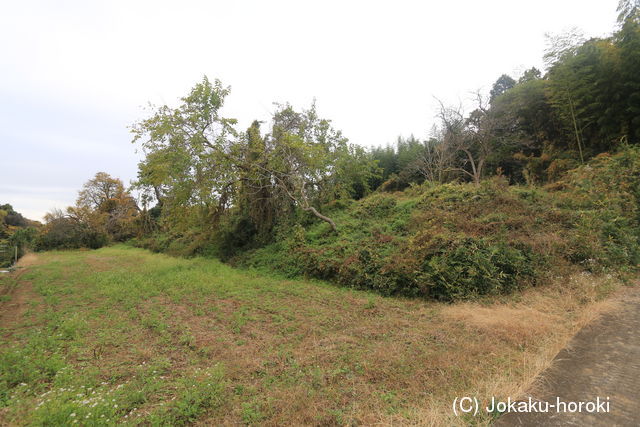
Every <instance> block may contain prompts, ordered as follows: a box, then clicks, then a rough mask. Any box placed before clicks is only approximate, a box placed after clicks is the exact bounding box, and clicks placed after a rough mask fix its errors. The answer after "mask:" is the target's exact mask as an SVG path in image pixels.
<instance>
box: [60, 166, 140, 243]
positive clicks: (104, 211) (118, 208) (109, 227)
mask: <svg viewBox="0 0 640 427" xmlns="http://www.w3.org/2000/svg"><path fill="white" fill-rule="evenodd" d="M138 212H139V208H138V205H137V203H136V201H135V200H134V198H133V197H132V196H131V194H130V193H129V192H128V191H127V190H126V189H125V188H124V184H123V183H122V181H121V180H120V179H118V178H113V177H111V176H110V175H109V174H108V173H105V172H98V173H96V175H95V176H94V177H93V178H92V179H90V180H89V181H87V182H86V183H85V184H84V185H83V186H82V189H81V190H80V192H79V194H78V199H77V201H76V205H75V206H73V207H69V208H68V209H67V215H68V216H69V217H71V218H73V219H75V220H76V221H78V222H79V223H83V224H85V225H87V226H89V227H90V228H92V229H93V230H95V231H97V232H101V233H106V234H108V235H109V236H110V237H111V238H112V239H114V240H125V239H127V238H130V237H132V236H133V235H134V234H135V231H134V222H135V220H136V216H137V215H138Z"/></svg>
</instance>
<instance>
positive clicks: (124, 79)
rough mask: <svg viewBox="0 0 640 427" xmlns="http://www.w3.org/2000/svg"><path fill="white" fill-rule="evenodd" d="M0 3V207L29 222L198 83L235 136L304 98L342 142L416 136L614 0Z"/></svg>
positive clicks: (121, 164) (597, 25)
mask: <svg viewBox="0 0 640 427" xmlns="http://www.w3.org/2000/svg"><path fill="white" fill-rule="evenodd" d="M0 4H1V9H0V148H1V150H0V203H7V202H8V203H11V204H12V205H13V206H14V208H15V209H16V210H17V211H19V212H22V213H23V214H25V215H27V216H28V217H30V218H32V219H38V220H39V219H41V217H42V215H43V214H44V213H45V212H46V211H48V210H50V209H51V208H54V207H58V208H64V207H65V206H67V205H70V204H73V203H74V201H75V197H76V193H77V191H78V189H79V188H80V186H81V185H82V184H83V183H84V182H85V181H87V180H88V179H89V178H91V177H92V176H93V175H94V174H95V173H96V172H98V171H105V172H108V173H110V174H111V175H114V176H117V177H119V178H121V179H122V180H123V181H124V182H125V183H128V182H129V181H131V180H132V179H134V178H135V176H136V167H137V162H138V159H139V157H138V155H137V154H136V153H135V146H134V145H133V144H131V135H130V133H129V131H128V129H127V127H128V126H129V125H131V124H132V123H133V122H134V121H136V120H138V119H141V118H143V117H145V114H146V113H145V111H144V110H143V107H144V106H145V105H147V103H149V102H151V103H153V104H157V105H160V104H169V105H176V101H177V99H178V98H179V97H180V96H183V95H185V94H186V93H187V92H188V90H189V88H190V87H192V86H193V85H194V84H195V83H196V82H197V81H198V80H200V79H201V78H202V76H203V75H205V74H206V75H207V76H209V78H210V79H214V78H219V79H220V80H222V82H223V83H224V84H226V85H230V86H231V88H232V89H231V95H230V96H229V97H228V99H227V103H226V106H225V115H226V116H227V117H235V118H237V119H239V121H240V127H241V128H245V127H246V126H247V125H248V124H249V123H250V122H251V121H252V120H253V119H256V118H257V119H261V120H266V119H268V117H269V114H270V112H271V111H272V110H273V105H272V104H273V102H286V101H288V102H291V103H292V104H293V105H294V106H296V107H304V106H308V105H309V104H310V103H311V101H312V100H313V98H314V97H315V98H316V99H317V103H318V110H319V112H320V114H321V115H322V116H324V117H326V118H330V119H332V120H333V122H334V125H335V126H336V127H337V128H339V129H342V130H343V132H344V134H345V136H347V137H348V138H349V139H350V140H351V141H352V142H355V143H358V144H361V145H364V146H373V145H384V144H386V143H388V142H392V141H394V140H395V139H396V138H397V136H398V135H404V136H408V135H410V134H414V135H415V136H417V137H421V138H423V137H425V136H427V135H428V133H429V129H430V128H431V126H432V124H433V123H434V117H433V116H434V107H435V105H434V104H435V101H434V98H433V97H434V96H437V97H438V98H441V99H443V100H445V101H446V102H458V101H459V100H464V99H466V98H468V97H469V94H470V92H472V91H474V90H477V89H482V90H485V91H488V90H489V89H490V87H491V85H492V83H493V82H494V81H495V80H496V79H497V78H498V77H499V76H500V75H501V74H502V73H507V74H510V75H512V76H514V77H517V75H518V74H519V73H520V72H521V71H523V70H524V69H526V68H529V67H531V66H536V67H538V68H541V69H542V66H543V64H542V60H541V58H542V55H543V51H544V48H545V36H544V35H545V33H549V32H550V33H558V32H561V31H563V30H564V29H567V28H570V27H578V28H580V29H582V30H583V32H584V33H585V34H586V35H587V36H606V35H608V34H610V33H611V31H612V30H613V28H614V25H615V17H616V13H615V9H616V6H617V0H538V1H519V0H505V1H491V0H485V1H478V0H473V1H467V0H458V1H443V0H442V1H426V0H423V1H401V0H395V1H380V2H376V1H371V0H369V1H348V0H342V1H327V0H324V1H316V2H311V1H301V0H298V1H266V0H263V1H241V0H236V1H186V0H181V1H171V2H164V1H158V0H154V1H137V0H127V1H90V0H80V1H55V0H44V1H30V0H20V1H8V0H2V2H1V3H0Z"/></svg>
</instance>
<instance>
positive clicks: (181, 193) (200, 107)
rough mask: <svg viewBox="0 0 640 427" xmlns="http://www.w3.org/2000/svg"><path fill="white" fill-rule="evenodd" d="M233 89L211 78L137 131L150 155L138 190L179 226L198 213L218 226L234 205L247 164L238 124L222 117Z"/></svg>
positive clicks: (136, 139)
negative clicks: (240, 172) (238, 138)
mask: <svg viewBox="0 0 640 427" xmlns="http://www.w3.org/2000/svg"><path fill="white" fill-rule="evenodd" d="M229 90H230V89H229V88H228V87H223V86H222V83H221V82H220V81H218V80H216V81H215V82H214V83H213V84H212V83H211V82H210V81H209V80H208V78H207V77H206V76H205V77H204V78H203V79H202V81H201V82H200V83H198V84H197V85H196V86H195V87H194V88H193V89H192V90H191V92H190V93H189V95H188V96H186V97H184V98H182V99H181V101H182V103H181V104H180V106H179V107H178V108H175V109H171V108H169V107H168V106H166V105H165V106H162V107H159V108H156V109H155V112H154V113H153V115H152V116H151V117H150V118H148V119H146V120H142V121H140V122H138V123H136V124H135V125H134V126H133V127H132V132H133V134H134V139H133V142H135V143H139V144H140V145H141V146H142V150H143V152H144V153H145V154H146V157H145V159H144V160H143V161H142V162H141V163H140V165H139V173H138V181H137V183H136V186H137V187H138V188H140V189H142V190H143V191H145V192H146V193H147V195H148V196H149V197H155V198H156V200H157V201H158V202H159V203H161V204H162V209H163V217H164V218H165V219H167V220H171V221H173V222H174V223H179V222H181V221H183V220H184V219H185V218H188V217H189V214H190V213H193V212H194V209H195V212H197V213H199V214H200V216H201V217H203V218H206V221H208V222H211V223H212V224H217V223H218V222H219V220H220V217H221V215H222V214H223V213H224V211H225V210H226V209H227V208H228V207H229V205H230V204H231V203H232V197H233V194H234V186H235V185H237V183H238V179H239V177H238V168H239V167H241V164H240V162H239V161H237V160H238V157H239V151H238V148H239V147H238V146H237V144H236V140H235V139H234V138H233V137H234V136H236V134H237V133H236V131H235V129H234V125H235V123H236V121H235V120H234V119H228V118H225V117H223V116H222V114H221V109H222V107H223V105H224V99H225V97H226V96H227V95H228V94H229Z"/></svg>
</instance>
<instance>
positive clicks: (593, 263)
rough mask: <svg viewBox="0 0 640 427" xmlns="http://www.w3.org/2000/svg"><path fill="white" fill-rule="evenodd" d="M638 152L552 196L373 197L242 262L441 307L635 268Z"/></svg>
mask: <svg viewBox="0 0 640 427" xmlns="http://www.w3.org/2000/svg"><path fill="white" fill-rule="evenodd" d="M639 200H640V150H639V149H638V148H637V147H626V148H624V149H623V150H621V151H620V152H619V153H617V154H615V155H609V154H606V153H605V154H601V155H599V156H598V157H596V158H595V159H593V160H592V161H591V162H589V163H588V164H586V165H584V166H581V167H579V168H577V169H575V170H572V171H570V172H569V173H568V174H566V175H565V176H564V177H563V178H562V179H561V180H560V181H558V182H556V183H554V184H551V185H547V186H545V187H537V186H509V185H507V183H506V181H504V180H502V179H501V178H499V177H498V178H494V179H492V180H487V181H484V182H482V184H481V185H479V186H476V185H473V184H455V183H450V184H444V185H432V184H426V185H422V186H415V187H412V188H410V189H407V190H405V191H403V192H397V193H375V194H373V195H371V196H369V197H366V198H365V199H363V200H360V201H358V202H350V203H348V204H346V206H341V207H338V206H335V207H334V208H333V209H332V210H328V211H327V214H328V215H330V216H331V217H332V218H334V220H335V222H336V223H337V224H338V232H337V233H332V232H331V230H330V228H329V227H328V226H327V224H325V223H319V222H313V223H309V224H307V225H306V226H305V227H302V226H297V227H295V228H293V229H290V230H286V231H285V232H283V233H282V236H281V239H278V240H277V241H276V242H275V243H273V244H271V245H269V246H266V247H263V248H260V249H257V250H254V251H251V252H248V253H244V254H241V255H239V256H237V257H236V258H235V259H234V260H233V261H234V262H236V263H238V264H240V265H244V266H248V267H253V268H258V269H263V270H275V271H278V272H282V273H284V274H285V275H288V276H291V277H295V276H298V275H305V276H309V277H316V278H320V279H326V280H331V281H334V282H336V283H339V284H342V285H345V286H350V287H355V288H360V289H364V288H368V289H374V290H376V291H378V292H380V293H382V294H385V295H392V294H401V295H409V296H422V297H428V298H434V299H439V300H449V301H450V300H456V299H468V298H475V297H477V296H480V295H487V294H488V295H495V294H504V293H508V292H510V291H512V290H514V289H519V288H523V287H526V286H528V285H531V284H536V283H540V282H543V281H544V280H545V278H548V277H550V276H552V275H562V274H571V272H575V271H591V272H593V271H605V270H606V271H610V272H619V271H627V270H629V269H633V268H635V266H637V264H638V262H639V260H640V244H639V242H640V240H639V238H640V223H639V219H640V211H639V206H640V205H639V203H638V201H639Z"/></svg>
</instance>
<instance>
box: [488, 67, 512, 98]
mask: <svg viewBox="0 0 640 427" xmlns="http://www.w3.org/2000/svg"><path fill="white" fill-rule="evenodd" d="M515 84H516V81H515V80H514V79H513V78H511V77H510V76H508V75H506V74H503V75H501V76H500V77H499V78H498V80H496V82H495V83H494V84H493V87H492V88H491V92H490V93H489V95H490V102H493V100H494V99H496V98H497V97H499V96H500V95H502V94H503V93H505V92H506V91H508V90H509V89H511V88H512V87H514V86H515Z"/></svg>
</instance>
